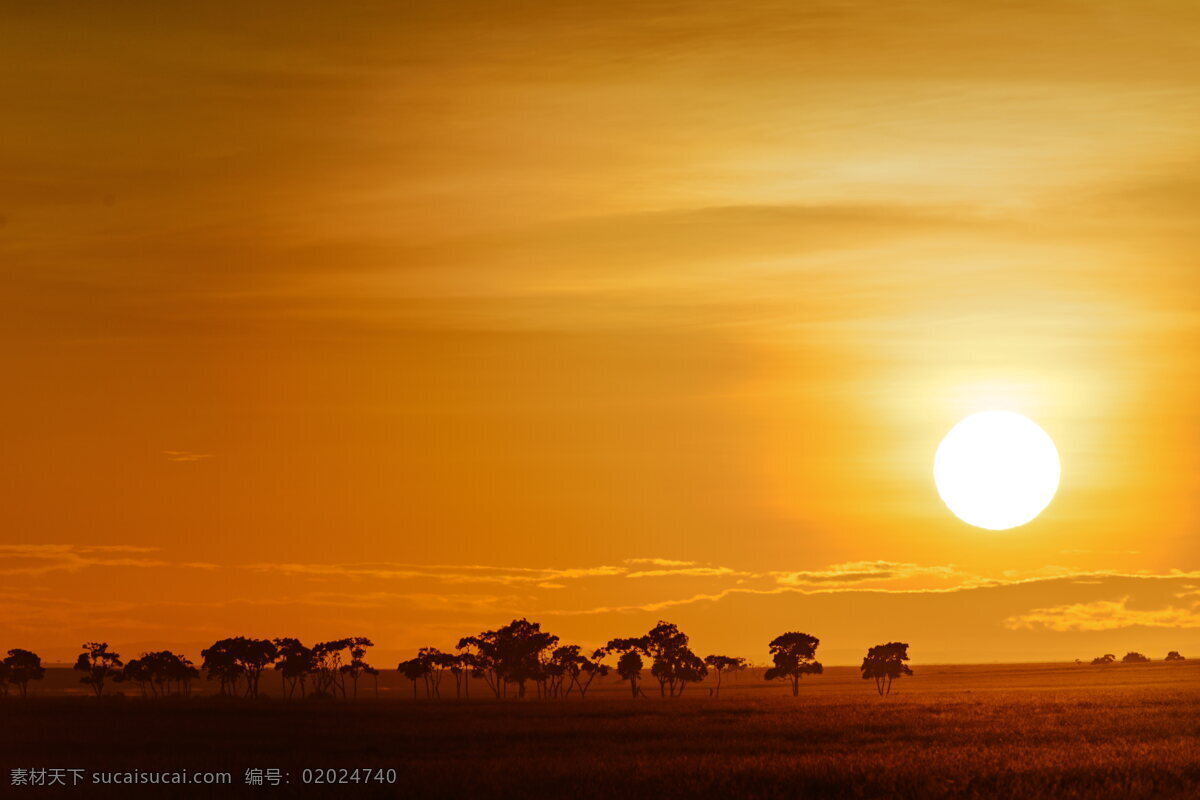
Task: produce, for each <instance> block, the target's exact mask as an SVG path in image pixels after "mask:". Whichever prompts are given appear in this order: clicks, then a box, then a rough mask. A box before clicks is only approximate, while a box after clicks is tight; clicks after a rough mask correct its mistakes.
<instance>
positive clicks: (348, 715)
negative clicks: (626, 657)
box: [0, 667, 1200, 800]
mask: <svg viewBox="0 0 1200 800" xmlns="http://www.w3.org/2000/svg"><path fill="white" fill-rule="evenodd" d="M1084 669H1087V668H1084ZM1119 669H1121V668H1114V670H1113V671H1112V672H1109V673H1097V672H1091V671H1089V672H1073V671H1071V670H1068V669H1063V668H1050V667H1046V668H993V669H992V670H991V671H987V670H986V669H984V668H930V669H929V670H927V676H928V677H924V678H921V677H920V674H919V676H918V677H919V678H920V679H914V680H912V681H911V682H910V683H909V684H907V687H906V688H907V691H903V690H902V691H901V693H900V694H898V695H896V696H893V697H890V698H886V699H880V698H878V697H875V696H874V695H873V694H871V693H870V692H869V687H867V686H866V685H865V684H862V683H861V682H860V683H857V684H856V683H853V682H851V681H850V680H848V679H847V680H843V679H842V678H844V677H845V676H842V677H839V676H838V675H836V674H835V675H834V676H833V677H832V679H831V680H830V681H829V682H828V683H827V684H826V685H824V686H820V685H818V684H817V682H816V681H814V682H813V685H812V691H810V692H809V693H808V694H806V695H804V694H802V696H801V697H800V698H792V697H791V696H790V694H788V693H786V692H783V691H779V690H766V691H764V690H761V689H759V688H758V686H753V687H752V686H746V687H745V688H744V689H742V690H740V691H739V690H738V687H734V691H731V692H730V693H729V696H727V697H722V698H721V699H720V700H714V699H712V698H710V697H708V696H707V693H706V692H704V693H698V694H697V696H693V697H684V698H682V699H677V700H660V699H659V698H657V697H656V696H653V695H652V696H651V697H648V698H646V699H642V700H638V701H633V700H630V699H626V698H624V697H623V696H621V694H620V692H618V691H615V689H616V688H617V687H613V689H614V691H605V692H600V693H598V694H597V695H596V696H595V697H588V698H587V700H584V701H580V700H578V699H577V698H572V699H571V700H569V701H558V702H539V701H524V702H517V701H507V702H499V701H494V700H490V701H489V700H478V699H475V700H471V701H455V700H443V701H416V702H414V701H411V700H410V701H404V700H399V699H390V700H381V701H360V702H358V703H355V704H339V705H334V704H324V703H312V702H304V703H300V702H296V703H290V704H289V703H282V702H278V701H266V702H259V703H236V702H233V703H230V702H221V701H219V700H218V699H216V698H196V699H194V700H192V701H190V702H183V701H163V702H142V701H140V700H137V699H132V698H129V699H125V700H114V701H111V702H109V701H105V702H94V701H90V702H89V701H87V700H86V699H84V698H36V699H33V700H31V701H29V702H25V703H19V702H11V701H10V702H6V703H3V704H2V705H0V713H2V714H3V718H2V722H3V724H2V725H0V754H2V755H0V762H2V763H3V765H4V767H5V775H4V776H3V779H2V785H3V789H5V790H10V788H11V787H9V786H8V779H9V774H8V770H9V769H10V768H11V767H14V766H16V767H31V766H32V767H39V766H40V767H82V768H86V769H88V770H93V769H105V770H121V769H128V770H145V769H158V770H174V769H189V770H196V769H203V770H228V771H230V772H232V773H233V774H234V781H235V786H234V787H232V788H221V789H198V788H197V789H193V790H191V791H187V790H164V789H162V788H156V787H144V786H143V787H130V788H127V789H125V790H124V791H119V790H116V789H113V788H103V787H102V788H99V789H97V788H96V787H92V786H78V787H75V788H73V789H71V790H69V791H62V792H60V793H61V794H72V795H75V796H81V797H82V796H92V797H95V796H101V795H104V796H134V797H136V796H142V797H157V796H164V797H169V796H185V795H186V796H197V795H207V796H232V795H234V794H239V795H241V794H244V795H253V796H265V795H275V796H296V795H297V794H305V795H309V794H321V795H323V796H330V797H332V796H343V795H344V796H350V797H353V796H356V795H358V796H362V795H367V794H375V793H376V790H373V789H371V788H367V787H363V786H361V785H360V786H353V785H352V786H349V787H346V786H343V787H312V786H309V787H304V786H303V785H302V784H301V783H300V781H301V779H302V770H303V769H305V768H317V767H370V768H373V769H377V768H381V767H384V768H387V767H390V768H394V769H395V770H396V771H397V783H396V784H395V785H394V786H391V787H388V790H387V792H386V793H387V794H389V795H391V796H398V797H413V798H487V797H539V798H547V797H570V798H572V800H574V799H576V798H579V799H582V798H601V797H603V798H606V800H613V798H616V799H617V800H629V799H631V798H643V797H645V798H693V799H694V798H698V797H726V798H783V797H914V798H917V797H920V798H927V797H1055V798H1072V797H1078V798H1095V797H1164V796H1168V797H1169V796H1178V797H1195V796H1197V795H1198V794H1200V686H1198V685H1197V683H1198V682H1197V680H1196V677H1197V673H1198V671H1197V670H1195V669H1193V668H1190V667H1188V668H1179V669H1176V670H1175V671H1173V672H1168V671H1167V668H1164V667H1158V668H1157V669H1156V668H1153V667H1149V668H1128V669H1124V671H1119V672H1118V671H1117V670H1119ZM939 670H941V672H939ZM972 670H974V671H972ZM939 675H941V679H938V676H939ZM818 680H820V679H818ZM248 767H257V768H263V769H265V768H271V767H274V768H280V769H282V770H285V771H286V772H287V774H288V776H289V779H290V781H291V783H290V784H289V785H288V786H286V787H281V788H278V789H274V788H270V787H254V788H246V787H240V786H238V784H240V783H241V781H242V778H243V774H244V772H245V770H246V769H247V768H248ZM18 791H22V792H26V793H28V794H32V793H35V792H36V793H39V794H47V793H48V792H47V791H46V790H37V789H28V790H18V789H16V788H11V793H13V795H14V796H24V795H17V794H16V793H17V792H18ZM0 793H3V794H8V793H9V791H4V792H0Z"/></svg>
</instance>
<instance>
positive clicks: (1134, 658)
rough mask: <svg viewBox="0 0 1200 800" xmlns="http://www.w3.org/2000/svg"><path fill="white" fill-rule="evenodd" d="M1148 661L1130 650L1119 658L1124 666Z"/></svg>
mask: <svg viewBox="0 0 1200 800" xmlns="http://www.w3.org/2000/svg"><path fill="white" fill-rule="evenodd" d="M1149 660H1150V659H1149V658H1147V657H1146V656H1144V655H1142V654H1141V653H1135V652H1134V651H1132V650H1131V651H1129V652H1128V653H1126V654H1125V655H1123V656H1122V657H1121V661H1122V663H1125V664H1143V663H1146V662H1148V661H1149Z"/></svg>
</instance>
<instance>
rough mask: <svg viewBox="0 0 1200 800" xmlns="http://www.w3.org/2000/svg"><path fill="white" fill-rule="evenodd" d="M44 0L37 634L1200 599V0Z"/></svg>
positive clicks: (25, 518)
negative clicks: (985, 466)
mask: <svg viewBox="0 0 1200 800" xmlns="http://www.w3.org/2000/svg"><path fill="white" fill-rule="evenodd" d="M185 6H186V7H185ZM5 17H6V19H5V23H6V24H5V26H4V27H5V33H4V36H3V49H2V50H0V66H3V69H0V99H2V101H3V109H4V110H3V112H2V114H3V120H4V125H3V128H4V133H3V141H4V145H3V147H2V148H0V276H2V281H3V282H2V284H0V293H2V294H0V297H2V298H3V309H2V313H0V333H2V336H3V343H4V346H3V348H0V365H2V369H3V375H4V391H3V393H2V394H0V412H2V417H0V418H2V420H3V423H4V435H3V437H0V486H2V487H3V492H2V495H0V500H2V502H0V522H2V525H0V578H2V580H0V610H2V612H3V613H2V614H0V649H3V650H7V649H8V648H10V647H25V648H31V649H35V650H37V651H39V652H40V653H42V655H43V656H44V657H46V658H48V659H51V660H59V659H67V658H70V657H72V656H73V654H74V653H75V652H77V650H78V647H77V645H78V644H79V643H80V642H82V641H85V640H90V639H99V640H106V641H108V642H110V643H112V644H113V645H114V647H115V649H117V650H119V651H121V652H122V653H123V654H125V655H136V654H137V652H139V651H140V650H142V649H147V648H151V647H154V648H157V647H162V646H169V647H172V648H176V649H182V650H184V651H186V652H187V653H189V654H190V655H191V656H192V657H193V658H195V657H196V656H197V655H198V651H199V649H200V648H201V647H204V646H207V644H209V643H211V642H212V641H213V640H214V639H216V638H220V637H223V636H226V635H233V634H244V635H253V636H263V637H272V636H281V635H295V636H299V637H301V638H303V639H305V640H306V641H308V640H315V639H322V638H334V637H340V636H347V635H367V636H370V637H372V638H373V639H374V640H375V641H376V643H377V645H378V647H377V648H376V651H377V652H376V654H375V656H374V660H375V661H376V663H377V666H387V667H391V666H394V663H395V660H397V659H398V658H399V657H401V656H402V655H405V654H406V653H408V652H410V650H411V649H413V648H416V647H419V646H423V645H434V646H438V647H442V648H451V647H452V646H453V644H454V643H455V641H456V640H457V639H458V637H459V636H461V635H464V634H468V633H473V632H476V631H479V630H482V629H484V628H492V627H496V626H498V625H501V624H503V623H505V622H507V621H508V620H510V619H512V618H513V617H515V616H528V617H530V618H531V619H535V620H538V621H541V622H542V623H543V624H544V625H545V626H546V627H548V628H549V629H550V630H551V631H552V632H554V633H557V634H559V635H560V636H562V637H563V638H564V639H566V640H570V641H573V642H578V643H581V644H585V645H598V644H602V643H603V642H604V641H606V640H607V639H609V638H610V637H613V636H629V635H635V634H638V633H641V632H644V631H645V630H646V629H648V628H649V627H650V626H652V625H653V624H654V622H655V621H656V620H658V619H660V618H663V619H668V620H671V621H673V622H676V623H678V624H679V625H680V627H681V628H683V629H684V630H685V631H686V632H688V633H690V634H691V636H692V641H693V646H694V648H695V649H696V650H697V652H700V653H701V655H704V654H707V653H711V652H728V653H730V654H732V655H744V656H747V657H749V658H750V659H751V660H753V661H755V662H764V661H766V643H767V641H769V640H770V639H771V638H772V637H773V636H775V635H776V634H778V633H780V632H782V631H784V630H801V631H807V632H809V633H812V634H814V635H817V636H819V637H820V638H821V640H822V645H821V650H820V651H819V655H820V656H821V657H822V658H823V660H825V661H826V663H833V664H837V663H852V662H855V661H856V660H857V659H859V658H861V654H862V652H863V651H864V650H865V648H866V647H867V646H869V645H872V644H876V643H878V642H880V641H890V640H893V639H900V640H903V641H908V642H910V644H911V648H910V650H911V654H912V657H913V662H914V663H920V662H922V661H924V662H926V663H928V662H934V661H942V662H946V661H966V662H970V661H992V660H1006V661H1015V660H1042V659H1074V658H1076V657H1079V658H1091V657H1092V656H1095V655H1099V654H1100V653H1104V652H1115V653H1118V655H1119V654H1121V653H1124V652H1125V651H1126V650H1131V649H1139V650H1143V651H1144V652H1146V653H1147V654H1148V655H1150V656H1152V657H1153V658H1155V659H1159V658H1161V657H1162V656H1163V655H1164V654H1165V652H1166V650H1167V649H1178V650H1182V651H1183V652H1184V655H1187V656H1190V655H1192V653H1191V651H1192V650H1196V651H1200V526H1198V521H1200V502H1198V496H1200V495H1198V492H1200V455H1198V452H1197V445H1200V424H1198V418H1200V415H1198V414H1197V408H1198V407H1200V217H1198V216H1197V208H1198V207H1200V134H1198V133H1197V132H1198V131H1200V45H1198V44H1197V39H1196V35H1195V32H1196V31H1197V30H1198V29H1200V6H1197V5H1196V4H1194V3H1188V2H1182V1H1180V2H1154V0H1149V1H1148V2H1141V3H1136V4H1135V3H1128V2H1124V3H1116V2H1102V1H1100V0H1097V1H1096V2H1065V1H1058V0H1046V1H1044V2H987V1H985V2H978V3H969V4H963V3H958V2H936V1H934V2H832V1H830V2H824V1H823V0H816V1H812V2H803V3H797V2H754V3H741V2H732V1H730V2H656V1H655V0H636V2H634V0H609V1H608V2H605V3H585V2H571V1H570V0H568V1H567V2H559V1H555V2H549V0H547V1H546V2H523V3H518V2H513V1H512V0H509V1H508V2H479V1H476V0H467V1H466V2H435V1H433V0H430V1H428V2H416V3H391V2H378V3H354V4H350V5H349V6H342V5H336V4H327V3H311V2H289V3H282V2H280V3H261V4H252V5H246V4H242V3H232V2H215V3H205V4H197V5H196V6H194V7H193V6H192V4H170V3H167V4H163V3H150V2H128V3H120V4H104V5H103V6H101V5H93V4H83V3H73V2H41V3H32V2H29V3H25V2H19V3H17V4H15V5H14V7H11V8H6V10H5ZM993 408H996V409H1008V410H1013V411H1018V412H1020V413H1022V414H1025V415H1027V416H1029V417H1030V418H1032V419H1034V420H1036V421H1037V422H1038V423H1039V424H1040V425H1041V426H1042V427H1043V428H1044V429H1045V431H1046V432H1047V433H1049V434H1050V436H1051V437H1052V438H1053V439H1054V441H1055V443H1056V445H1057V447H1058V450H1059V452H1060V454H1061V458H1062V483H1061V486H1060V489H1059V492H1058V495H1057V497H1056V499H1055V500H1054V502H1053V503H1052V504H1051V505H1050V507H1049V508H1048V509H1047V510H1046V511H1045V512H1044V513H1043V514H1042V515H1041V516H1040V517H1038V518H1037V519H1036V520H1034V521H1033V522H1031V523H1030V524H1028V525H1026V526H1023V527H1020V528H1016V529H1013V530H1010V531H1006V532H990V531H985V530H981V529H978V528H973V527H971V526H969V525H966V524H965V523H963V522H961V521H959V520H958V519H957V518H955V517H954V516H953V515H952V514H951V513H950V512H949V511H948V509H947V508H946V507H945V505H944V504H943V503H942V502H941V500H940V499H939V497H938V494H937V490H936V488H935V487H934V484H933V478H932V464H933V454H934V451H935V450H936V448H937V446H938V443H939V441H940V440H941V438H942V437H943V436H944V435H945V433H946V432H947V431H948V430H949V429H950V428H951V427H952V426H953V425H954V424H955V423H956V422H958V421H959V420H960V419H961V418H963V417H964V416H966V415H967V414H970V413H972V412H974V411H980V410H985V409H993Z"/></svg>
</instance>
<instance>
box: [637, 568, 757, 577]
mask: <svg viewBox="0 0 1200 800" xmlns="http://www.w3.org/2000/svg"><path fill="white" fill-rule="evenodd" d="M753 574H754V573H752V572H742V571H741V570H736V569H730V568H729V567H680V568H678V569H644V570H638V571H637V572H630V573H629V574H628V575H626V576H625V577H626V578H666V577H674V576H685V577H693V578H716V577H723V576H727V575H733V576H737V577H750V576H753Z"/></svg>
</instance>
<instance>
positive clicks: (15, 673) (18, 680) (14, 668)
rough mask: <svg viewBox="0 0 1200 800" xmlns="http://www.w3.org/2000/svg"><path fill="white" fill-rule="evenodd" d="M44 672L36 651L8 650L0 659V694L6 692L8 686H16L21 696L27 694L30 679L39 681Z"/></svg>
mask: <svg viewBox="0 0 1200 800" xmlns="http://www.w3.org/2000/svg"><path fill="white" fill-rule="evenodd" d="M45 674H46V670H45V668H44V667H43V666H42V659H41V658H40V657H39V656H38V654H37V653H34V652H31V651H29V650H22V649H21V648H19V647H17V648H13V649H12V650H9V651H8V656H7V657H6V658H5V659H4V660H3V661H0V694H5V695H7V694H8V687H9V686H10V685H11V686H16V687H17V692H18V693H19V694H20V695H21V697H26V696H27V690H28V686H29V682H30V681H40V680H41V679H42V678H43V677H44V676H45Z"/></svg>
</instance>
